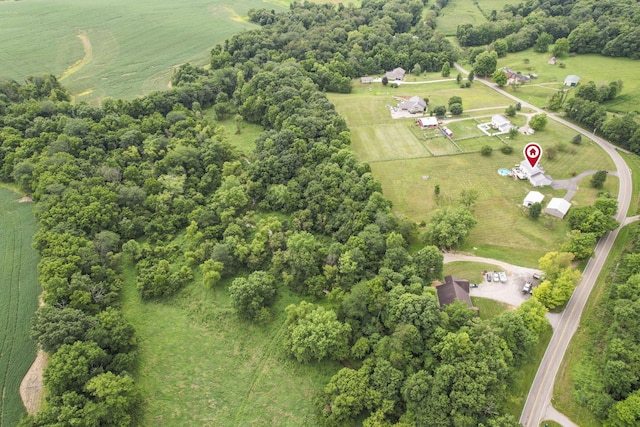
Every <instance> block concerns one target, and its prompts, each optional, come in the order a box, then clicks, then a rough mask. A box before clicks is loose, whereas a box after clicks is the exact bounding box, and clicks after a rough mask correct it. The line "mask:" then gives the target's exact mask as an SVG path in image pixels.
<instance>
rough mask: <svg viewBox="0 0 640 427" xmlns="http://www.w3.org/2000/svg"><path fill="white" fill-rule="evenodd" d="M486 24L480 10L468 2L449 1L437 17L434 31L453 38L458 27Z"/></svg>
mask: <svg viewBox="0 0 640 427" xmlns="http://www.w3.org/2000/svg"><path fill="white" fill-rule="evenodd" d="M484 22H487V19H486V18H485V17H484V15H483V14H482V12H481V11H480V9H478V7H477V6H476V5H475V4H473V2H471V1H469V0H449V3H448V4H447V6H446V7H444V8H443V9H442V11H441V12H440V15H439V16H438V20H437V26H436V29H438V30H440V31H442V32H443V33H444V34H445V35H447V36H455V35H456V30H457V29H458V25H464V24H473V25H474V26H475V25H480V24H482V23H484Z"/></svg>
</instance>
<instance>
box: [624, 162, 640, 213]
mask: <svg viewBox="0 0 640 427" xmlns="http://www.w3.org/2000/svg"><path fill="white" fill-rule="evenodd" d="M619 153H620V155H621V156H622V158H623V159H624V160H625V162H627V166H629V168H631V172H632V173H631V179H632V181H633V193H632V194H633V197H632V198H631V203H630V204H629V212H628V214H627V215H629V216H633V215H636V214H638V213H640V157H639V156H638V155H636V154H628V153H625V152H623V151H619Z"/></svg>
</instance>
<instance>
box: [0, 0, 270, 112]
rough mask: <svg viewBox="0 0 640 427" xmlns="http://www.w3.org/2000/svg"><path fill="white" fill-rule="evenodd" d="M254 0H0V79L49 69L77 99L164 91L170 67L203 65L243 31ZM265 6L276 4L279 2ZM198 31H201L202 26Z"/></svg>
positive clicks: (249, 25) (46, 71)
mask: <svg viewBox="0 0 640 427" xmlns="http://www.w3.org/2000/svg"><path fill="white" fill-rule="evenodd" d="M264 4H265V3H263V2H261V1H258V0H240V1H235V2H231V1H228V0H216V1H213V2H212V1H205V0H196V1H190V2H179V3H176V2H170V1H166V0H160V1H153V2H152V1H149V0H143V1H136V2H130V1H125V0H114V1H105V0H98V1H91V2H86V1H82V0H68V1H64V2H63V1H59V0H54V1H40V0H31V1H21V2H0V62H1V63H2V71H1V72H0V78H13V79H17V80H20V81H21V80H22V79H24V77H25V76H28V75H34V74H42V73H49V74H54V75H56V76H58V77H62V79H61V80H62V83H63V84H64V85H65V86H66V87H67V88H68V89H69V91H70V92H71V93H72V94H74V95H75V98H76V100H84V101H92V102H96V103H97V102H98V101H100V100H101V99H103V98H105V97H114V98H116V97H117V98H132V97H135V96H139V95H142V94H144V93H148V92H151V91H153V90H161V89H166V88H167V84H168V83H169V79H170V77H171V73H172V71H173V67H175V66H177V65H180V64H182V63H185V62H192V63H195V64H199V65H204V64H206V63H207V62H208V60H209V51H210V49H211V48H212V47H213V46H214V45H215V44H216V43H219V42H221V41H223V40H224V39H226V38H228V37H230V36H231V35H232V34H235V33H237V32H238V31H240V30H242V29H247V28H251V27H253V24H250V23H248V22H246V21H245V20H244V18H243V17H244V16H246V14H247V11H248V10H249V9H250V8H259V7H262V6H263V5H264ZM269 8H270V9H271V8H273V9H281V8H282V6H279V5H278V4H273V3H272V4H270V6H269ZM203 29H206V30H204V31H203Z"/></svg>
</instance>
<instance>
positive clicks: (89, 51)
mask: <svg viewBox="0 0 640 427" xmlns="http://www.w3.org/2000/svg"><path fill="white" fill-rule="evenodd" d="M78 38H79V39H80V41H81V42H82V47H83V49H84V56H83V57H82V59H79V60H77V61H76V62H75V63H74V64H73V65H71V66H70V67H69V68H67V69H66V70H64V72H63V73H62V74H61V75H60V77H59V78H58V80H59V81H63V80H64V79H66V78H67V77H69V76H70V75H72V74H73V73H75V72H76V71H78V70H80V69H81V68H82V67H84V66H85V65H87V64H88V63H89V62H90V61H91V59H92V58H93V47H92V46H91V41H90V40H89V37H88V36H87V35H86V34H85V33H84V32H79V33H78Z"/></svg>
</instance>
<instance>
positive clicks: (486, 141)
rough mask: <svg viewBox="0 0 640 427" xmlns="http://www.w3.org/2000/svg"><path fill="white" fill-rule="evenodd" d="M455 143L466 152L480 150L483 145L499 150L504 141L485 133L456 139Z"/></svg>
mask: <svg viewBox="0 0 640 427" xmlns="http://www.w3.org/2000/svg"><path fill="white" fill-rule="evenodd" d="M456 144H458V146H459V147H460V148H462V150H463V151H466V152H472V151H480V149H481V148H482V147H484V146H485V145H488V146H489V147H491V148H493V149H494V150H499V149H500V148H502V147H504V143H503V142H502V141H500V139H499V138H498V137H496V136H486V135H484V136H479V137H476V138H467V139H463V140H457V141H456ZM507 166H509V165H507ZM496 173H497V172H496Z"/></svg>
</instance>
